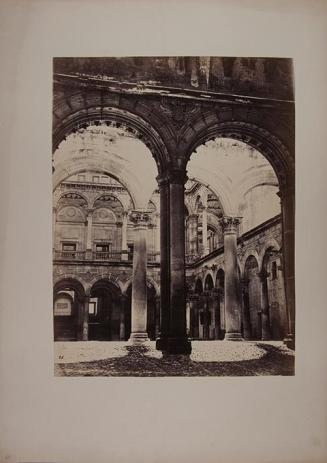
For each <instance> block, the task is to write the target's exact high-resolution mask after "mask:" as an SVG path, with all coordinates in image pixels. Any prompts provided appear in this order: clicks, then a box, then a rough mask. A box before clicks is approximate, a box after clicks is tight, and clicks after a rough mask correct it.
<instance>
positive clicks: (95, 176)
mask: <svg viewBox="0 0 327 463" xmlns="http://www.w3.org/2000/svg"><path fill="white" fill-rule="evenodd" d="M92 182H94V183H99V175H93V177H92Z"/></svg>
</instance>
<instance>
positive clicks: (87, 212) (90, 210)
mask: <svg viewBox="0 0 327 463" xmlns="http://www.w3.org/2000/svg"><path fill="white" fill-rule="evenodd" d="M93 212H94V209H93V208H87V209H86V214H87V215H88V216H89V215H92V214H93Z"/></svg>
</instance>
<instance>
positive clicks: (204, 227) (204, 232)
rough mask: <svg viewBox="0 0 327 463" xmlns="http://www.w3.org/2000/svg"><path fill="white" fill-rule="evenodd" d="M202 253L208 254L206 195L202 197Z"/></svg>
mask: <svg viewBox="0 0 327 463" xmlns="http://www.w3.org/2000/svg"><path fill="white" fill-rule="evenodd" d="M202 249H203V251H202V254H203V255H204V256H206V255H207V254H209V247H208V207H207V197H206V196H205V198H204V199H203V210H202Z"/></svg>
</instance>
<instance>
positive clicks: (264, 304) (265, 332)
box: [258, 270, 271, 341]
mask: <svg viewBox="0 0 327 463" xmlns="http://www.w3.org/2000/svg"><path fill="white" fill-rule="evenodd" d="M258 276H259V278H260V282H261V288H260V290H261V332H262V333H261V339H262V340H263V341H268V340H269V339H271V332H270V319H269V298H268V284H267V278H268V276H269V273H267V272H266V271H264V270H262V271H261V272H260V273H258Z"/></svg>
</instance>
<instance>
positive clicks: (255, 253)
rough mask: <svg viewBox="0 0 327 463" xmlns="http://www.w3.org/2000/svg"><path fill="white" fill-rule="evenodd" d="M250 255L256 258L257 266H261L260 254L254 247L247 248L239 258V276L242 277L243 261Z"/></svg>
mask: <svg viewBox="0 0 327 463" xmlns="http://www.w3.org/2000/svg"><path fill="white" fill-rule="evenodd" d="M250 256H253V257H254V258H255V259H256V261H257V263H258V268H259V269H260V268H261V255H259V254H258V252H257V251H256V250H255V249H254V248H249V249H247V251H246V252H245V254H244V255H243V256H241V258H240V269H241V277H244V271H245V263H246V261H247V259H248V258H249V257H250Z"/></svg>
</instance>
